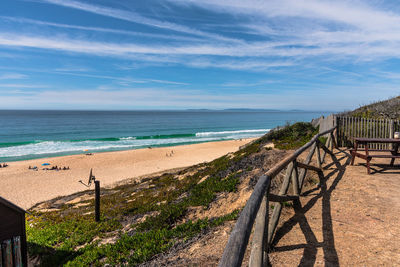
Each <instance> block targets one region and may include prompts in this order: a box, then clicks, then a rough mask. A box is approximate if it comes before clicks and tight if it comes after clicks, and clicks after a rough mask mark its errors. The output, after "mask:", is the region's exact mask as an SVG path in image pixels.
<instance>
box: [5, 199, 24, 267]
mask: <svg viewBox="0 0 400 267" xmlns="http://www.w3.org/2000/svg"><path fill="white" fill-rule="evenodd" d="M0 244H1V250H0V265H1V266H3V267H20V266H27V246H26V232H25V210H23V209H22V208H20V207H18V206H16V205H14V204H13V203H11V202H9V201H8V200H6V199H4V198H2V197H0Z"/></svg>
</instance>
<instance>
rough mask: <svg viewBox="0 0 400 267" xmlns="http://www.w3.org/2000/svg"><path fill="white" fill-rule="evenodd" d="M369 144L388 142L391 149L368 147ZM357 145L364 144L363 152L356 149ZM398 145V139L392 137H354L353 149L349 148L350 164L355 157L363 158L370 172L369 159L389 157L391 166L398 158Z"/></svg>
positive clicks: (399, 143) (399, 154)
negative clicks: (373, 152)
mask: <svg viewBox="0 0 400 267" xmlns="http://www.w3.org/2000/svg"><path fill="white" fill-rule="evenodd" d="M370 144H389V145H391V147H392V148H391V149H370V148H369V147H370ZM359 145H363V146H364V151H365V154H361V153H359V152H358V151H359V150H358V147H359ZM399 145H400V139H394V138H354V149H352V150H351V156H352V158H351V165H353V164H354V159H355V157H359V158H362V159H365V160H366V162H367V172H368V174H371V169H370V161H371V159H372V158H389V159H391V161H390V166H393V164H394V161H395V159H398V158H400V153H399V151H398V150H399ZM370 151H379V152H390V154H389V153H387V154H369V152H370Z"/></svg>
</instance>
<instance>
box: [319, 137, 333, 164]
mask: <svg viewBox="0 0 400 267" xmlns="http://www.w3.org/2000/svg"><path fill="white" fill-rule="evenodd" d="M331 138H332V137H331V136H328V139H327V140H326V143H325V145H326V146H328V145H329V142H330V139H331ZM325 155H326V152H325V151H323V152H322V157H321V161H322V163H324V162H325Z"/></svg>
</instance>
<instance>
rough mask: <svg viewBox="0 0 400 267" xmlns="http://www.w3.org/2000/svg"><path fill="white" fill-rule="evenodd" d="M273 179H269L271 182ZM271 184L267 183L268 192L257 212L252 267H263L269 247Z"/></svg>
mask: <svg viewBox="0 0 400 267" xmlns="http://www.w3.org/2000/svg"><path fill="white" fill-rule="evenodd" d="M270 182H271V180H269V183H270ZM269 186H270V184H268V185H267V190H266V191H267V194H266V195H265V196H264V197H263V200H262V201H261V205H260V209H259V210H258V213H257V218H256V222H255V226H254V235H253V240H252V248H251V254H250V260H249V266H250V267H262V266H263V263H264V251H265V248H266V247H268V244H266V242H265V241H267V238H266V236H268V223H269V222H268V219H269V218H268V217H269V212H268V208H269V201H268V191H269Z"/></svg>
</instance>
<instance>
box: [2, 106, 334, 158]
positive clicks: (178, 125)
mask: <svg viewBox="0 0 400 267" xmlns="http://www.w3.org/2000/svg"><path fill="white" fill-rule="evenodd" d="M328 114H330V112H315V111H313V112H306V111H266V110H261V111H257V110H221V111H211V110H187V111H155V110H154V111H48V110H47V111H39V110H35V111H27V110H3V111H0V162H5V161H16V160H25V159H34V158H43V157H52V156H61V155H72V154H80V153H87V152H101V151H117V150H127V149H138V148H145V147H160V146H174V145H183V144H193V143H201V142H210V141H221V140H232V139H241V138H249V137H257V136H261V135H263V134H265V133H267V132H268V131H269V130H270V129H272V128H275V127H276V126H279V125H284V124H286V123H294V122H297V121H310V120H311V119H312V118H316V117H320V116H321V115H328Z"/></svg>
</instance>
